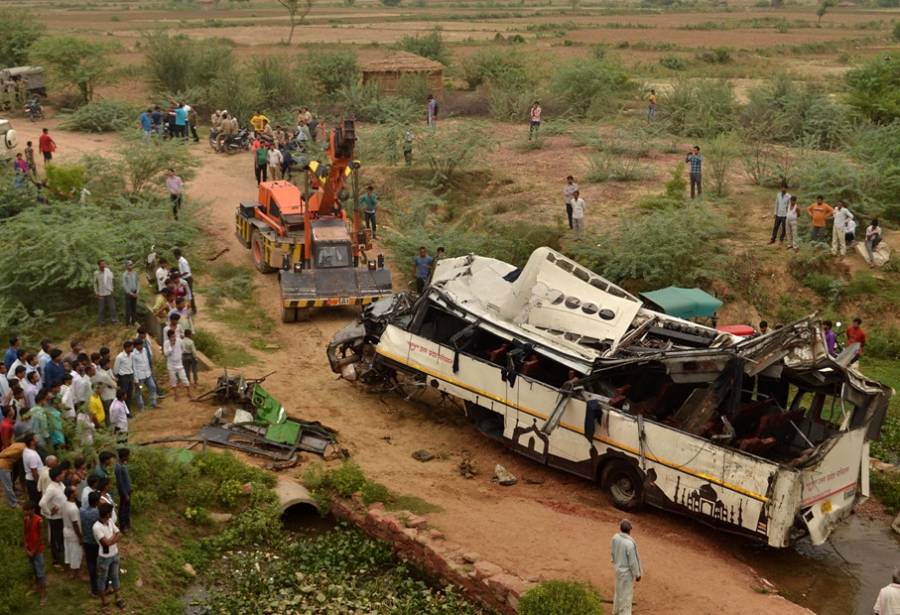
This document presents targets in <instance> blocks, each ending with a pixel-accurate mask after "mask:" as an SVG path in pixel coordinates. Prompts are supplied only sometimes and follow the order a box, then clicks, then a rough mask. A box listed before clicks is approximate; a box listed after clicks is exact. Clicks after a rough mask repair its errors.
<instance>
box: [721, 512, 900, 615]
mask: <svg viewBox="0 0 900 615" xmlns="http://www.w3.org/2000/svg"><path fill="white" fill-rule="evenodd" d="M737 555H738V557H739V558H740V559H742V560H744V561H746V562H747V563H748V564H749V565H750V566H752V567H753V568H754V569H755V570H756V571H757V572H758V573H759V574H760V575H762V576H763V577H764V578H766V579H768V580H770V581H772V582H773V583H774V584H775V585H777V586H778V588H779V589H780V590H781V593H782V595H784V596H785V597H786V598H788V599H789V600H791V601H793V602H796V603H797V604H800V605H802V606H805V607H806V608H808V609H810V610H812V611H814V612H815V613H817V614H818V615H869V614H870V613H872V605H874V604H875V598H876V597H877V596H878V591H879V590H880V589H881V588H882V587H884V586H885V585H887V584H888V583H890V581H891V575H892V574H893V571H894V569H895V568H896V567H897V566H900V536H897V535H896V534H894V533H893V532H892V531H891V529H890V528H889V527H886V526H885V525H884V524H883V523H878V522H875V521H870V520H868V519H865V518H863V517H861V516H859V515H853V516H851V517H850V518H849V519H847V520H846V521H844V522H843V523H842V524H841V525H840V526H839V527H838V528H837V529H836V530H835V531H834V533H833V534H832V536H831V540H830V541H829V543H828V544H825V545H822V546H820V547H814V546H812V545H811V544H810V542H809V540H806V539H804V540H801V541H799V542H797V543H796V544H795V545H794V546H793V547H792V548H789V549H780V550H773V549H767V548H763V547H757V546H755V545H751V544H747V545H745V546H742V547H740V548H739V549H738V554H737Z"/></svg>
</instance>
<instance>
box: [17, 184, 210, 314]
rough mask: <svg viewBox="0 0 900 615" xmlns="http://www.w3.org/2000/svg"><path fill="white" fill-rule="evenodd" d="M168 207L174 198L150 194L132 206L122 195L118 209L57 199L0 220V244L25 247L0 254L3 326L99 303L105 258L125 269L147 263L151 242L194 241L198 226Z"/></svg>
mask: <svg viewBox="0 0 900 615" xmlns="http://www.w3.org/2000/svg"><path fill="white" fill-rule="evenodd" d="M73 208H77V213H78V215H73V214H72V211H73ZM168 210H169V205H168V200H167V199H166V200H163V199H162V198H159V197H155V196H149V195H148V196H141V197H139V198H136V199H135V200H134V201H133V202H129V201H126V200H125V199H123V198H122V197H119V200H118V202H117V207H101V206H97V205H78V204H76V203H69V202H57V203H51V204H49V205H44V206H38V207H31V208H28V209H25V210H24V211H22V212H21V213H19V214H18V215H16V216H14V217H12V218H9V219H6V220H3V221H2V222H0V242H2V244H3V245H16V246H18V248H17V249H16V250H4V251H0V266H2V267H5V269H4V271H6V272H7V274H6V275H5V276H3V279H2V281H0V295H2V297H3V299H2V300H0V304H2V309H0V314H2V315H3V318H2V319H0V320H3V321H4V322H0V328H3V329H9V328H15V325H16V324H17V323H16V322H9V320H8V319H9V318H10V316H11V315H12V314H19V315H20V316H19V317H18V318H21V317H22V316H21V314H23V313H25V314H33V313H34V312H35V310H43V311H45V312H47V311H54V310H62V309H71V307H72V306H73V305H80V304H83V303H85V302H88V301H90V300H92V299H93V295H92V294H91V288H92V283H93V272H94V270H95V269H96V267H97V260H98V259H100V258H104V259H106V261H107V262H108V263H109V264H110V267H111V268H112V269H113V271H114V272H121V270H122V267H123V266H124V262H125V261H126V260H128V259H130V260H134V261H136V262H141V261H143V259H144V257H145V256H146V255H147V253H148V252H149V251H150V246H151V244H156V245H157V246H173V245H187V244H189V243H190V239H191V237H192V236H193V233H194V229H193V226H192V225H191V224H190V223H189V221H186V220H184V219H182V220H181V221H179V222H177V223H176V222H175V221H173V220H172V219H171V216H170V215H169V213H168ZM47 245H53V246H55V248H54V250H55V251H54V258H51V259H48V258H47V257H46V254H45V251H44V249H43V248H44V246H47Z"/></svg>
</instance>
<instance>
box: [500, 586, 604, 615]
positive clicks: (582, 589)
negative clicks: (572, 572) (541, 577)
mask: <svg viewBox="0 0 900 615" xmlns="http://www.w3.org/2000/svg"><path fill="white" fill-rule="evenodd" d="M518 612H519V615H603V604H602V602H601V601H600V596H599V595H598V594H597V592H596V590H594V588H593V587H591V586H590V585H587V584H586V583H581V582H578V581H544V582H543V583H541V584H540V585H538V586H536V587H533V588H531V589H529V590H528V591H527V592H525V593H524V594H523V595H522V597H521V598H520V599H519V607H518Z"/></svg>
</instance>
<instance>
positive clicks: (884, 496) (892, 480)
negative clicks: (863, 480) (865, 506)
mask: <svg viewBox="0 0 900 615" xmlns="http://www.w3.org/2000/svg"><path fill="white" fill-rule="evenodd" d="M870 480H871V483H872V493H874V494H875V497H877V498H878V499H879V500H881V502H882V503H883V504H884V505H885V507H886V508H887V509H888V512H889V513H891V514H892V515H894V514H897V513H898V512H900V474H897V473H896V472H872V473H871V474H870Z"/></svg>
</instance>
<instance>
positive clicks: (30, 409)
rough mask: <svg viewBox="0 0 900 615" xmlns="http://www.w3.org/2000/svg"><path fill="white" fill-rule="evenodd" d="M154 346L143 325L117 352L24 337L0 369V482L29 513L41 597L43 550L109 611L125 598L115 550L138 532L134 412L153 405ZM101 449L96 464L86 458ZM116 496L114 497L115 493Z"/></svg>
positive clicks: (28, 535) (29, 545)
mask: <svg viewBox="0 0 900 615" xmlns="http://www.w3.org/2000/svg"><path fill="white" fill-rule="evenodd" d="M152 361H153V351H152V349H151V340H150V338H149V337H148V335H147V331H146V330H144V329H143V327H141V328H138V329H137V330H136V337H135V339H134V340H133V341H131V340H129V341H128V342H126V343H125V344H124V346H123V350H122V351H121V352H119V353H118V354H116V355H115V356H113V353H112V351H111V350H110V349H109V348H105V347H104V348H99V349H98V350H97V351H96V352H92V353H88V352H87V351H86V350H85V349H84V347H83V345H82V343H81V342H80V341H78V340H73V341H71V342H70V344H69V350H68V351H67V352H65V353H64V352H63V350H62V349H61V348H57V347H56V346H55V345H54V344H53V343H52V342H51V341H50V340H48V339H44V340H42V341H41V343H40V350H38V351H36V352H35V351H33V350H30V349H26V348H24V347H22V344H21V341H20V340H19V338H17V337H13V338H11V339H10V340H9V346H8V348H7V349H6V351H5V353H4V355H3V361H2V363H0V408H2V411H3V419H2V421H0V485H2V489H3V495H4V498H5V500H6V504H7V505H8V506H9V507H12V508H15V507H17V506H21V508H22V510H23V512H24V541H23V542H24V548H25V552H26V555H27V557H28V561H29V563H30V565H31V569H32V572H33V574H34V579H35V583H36V589H37V592H38V594H39V595H40V599H41V603H42V604H44V603H45V602H46V597H47V581H46V580H47V570H46V567H45V561H44V553H45V549H47V548H49V553H50V557H51V558H52V565H53V567H54V568H55V569H56V570H58V571H60V572H62V571H63V570H68V573H69V575H71V577H72V578H77V577H78V576H79V575H80V572H81V571H82V569H83V568H84V567H86V568H87V572H88V576H89V579H90V585H89V587H90V592H91V593H92V594H93V595H94V596H98V597H99V598H100V600H101V603H102V604H103V605H105V604H106V602H107V599H108V597H109V596H113V599H114V600H115V601H116V603H117V604H119V606H124V605H123V603H122V602H121V600H120V599H119V596H118V591H119V557H118V547H117V544H118V543H119V541H120V539H121V536H122V533H125V532H127V531H128V530H129V529H130V527H131V495H132V485H131V478H130V475H129V471H128V459H129V455H130V452H129V449H128V448H127V442H128V423H129V419H130V417H131V416H132V412H131V410H130V408H131V407H132V406H136V407H137V408H143V407H144V400H143V397H144V394H145V392H146V393H148V401H149V402H150V404H151V405H152V406H153V407H155V406H156V404H157V401H158V398H159V397H160V396H159V395H158V394H157V389H156V383H155V381H154V376H153V371H152V368H151V366H152V364H153V363H152ZM98 449H100V450H101V452H100V453H99V455H97V456H96V461H95V462H93V463H91V462H89V461H88V459H89V457H86V456H85V453H90V452H92V451H95V450H98ZM114 494H115V495H114Z"/></svg>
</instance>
